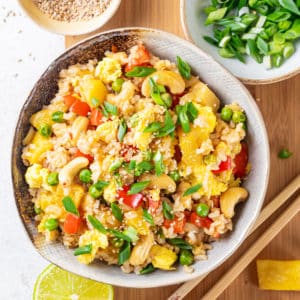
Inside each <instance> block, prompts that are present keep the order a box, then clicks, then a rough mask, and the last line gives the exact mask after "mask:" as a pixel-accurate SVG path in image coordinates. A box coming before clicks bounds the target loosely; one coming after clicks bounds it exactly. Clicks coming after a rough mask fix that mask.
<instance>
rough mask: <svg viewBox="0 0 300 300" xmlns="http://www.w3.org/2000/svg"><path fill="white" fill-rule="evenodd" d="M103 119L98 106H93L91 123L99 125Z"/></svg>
mask: <svg viewBox="0 0 300 300" xmlns="http://www.w3.org/2000/svg"><path fill="white" fill-rule="evenodd" d="M102 119H103V114H102V112H101V111H100V110H99V109H97V108H93V109H92V113H91V117H90V124H91V125H93V126H98V125H100V124H102V123H103V120H102Z"/></svg>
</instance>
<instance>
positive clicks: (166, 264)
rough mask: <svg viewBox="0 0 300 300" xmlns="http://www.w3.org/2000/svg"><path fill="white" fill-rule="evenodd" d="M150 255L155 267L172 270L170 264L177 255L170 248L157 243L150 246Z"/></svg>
mask: <svg viewBox="0 0 300 300" xmlns="http://www.w3.org/2000/svg"><path fill="white" fill-rule="evenodd" d="M150 257H151V261H152V264H153V266H154V267H155V268H158V269H162V270H174V269H175V268H172V265H173V264H174V263H175V261H176V260H177V255H176V253H174V252H173V251H172V250H170V249H168V248H166V247H162V246H159V245H154V246H152V248H151V250H150Z"/></svg>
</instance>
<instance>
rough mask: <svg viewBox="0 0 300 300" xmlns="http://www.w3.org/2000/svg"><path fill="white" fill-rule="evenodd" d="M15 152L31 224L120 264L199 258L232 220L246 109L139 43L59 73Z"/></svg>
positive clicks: (243, 162) (170, 264) (241, 171)
mask: <svg viewBox="0 0 300 300" xmlns="http://www.w3.org/2000/svg"><path fill="white" fill-rule="evenodd" d="M30 123H31V128H30V130H29V132H28V134H27V136H26V138H25V139H24V149H23V154H22V159H23V162H24V164H25V165H26V166H27V171H26V173H25V179H26V182H27V183H28V186H29V192H30V194H31V195H32V201H33V203H34V210H35V213H36V217H35V219H36V222H37V227H38V231H39V232H40V233H41V234H43V235H44V236H45V238H46V239H47V240H48V241H49V242H51V241H54V240H59V241H61V242H62V243H63V244H64V245H65V246H66V247H70V248H75V250H74V255H75V256H76V257H77V259H78V261H79V262H80V263H84V264H89V263H91V262H93V261H94V260H96V259H99V260H102V261H105V262H107V263H108V264H118V265H119V266H121V269H122V270H123V271H124V272H126V273H129V272H135V273H137V274H147V273H150V272H153V271H154V270H155V269H162V270H174V269H175V268H176V262H178V263H179V264H181V265H184V266H185V268H184V269H185V270H186V271H187V272H192V271H193V269H192V267H191V265H192V264H193V262H195V261H197V260H203V259H207V250H209V249H210V248H211V246H210V242H212V241H214V240H217V239H220V238H222V236H223V235H224V234H225V233H226V232H228V231H230V230H232V227H233V224H232V218H233V216H234V209H235V205H236V204H237V203H238V202H240V201H243V200H246V199H247V197H248V192H247V190H246V189H245V188H243V187H240V185H241V183H242V181H243V180H244V179H245V177H246V176H247V173H248V171H249V164H248V147H247V143H246V141H245V137H246V115H245V113H244V112H243V109H242V108H241V107H240V106H239V105H238V104H236V103H232V104H230V105H226V106H224V107H222V108H220V101H219V99H218V98H217V96H216V95H215V94H214V93H213V92H212V91H211V90H210V89H209V88H208V87H207V85H206V84H204V83H203V82H201V81H200V80H199V78H198V77H197V76H194V75H192V74H191V67H190V66H189V65H188V63H187V62H186V61H184V60H183V59H182V58H180V57H177V63H176V64H175V63H173V62H170V61H169V60H161V59H160V58H158V57H155V56H154V55H153V54H151V53H150V52H149V51H148V50H147V49H146V48H145V46H144V45H143V44H142V43H138V44H137V45H135V46H134V47H132V48H131V49H129V51H128V53H125V52H118V51H117V49H115V47H113V48H112V51H107V52H106V54H105V57H104V58H103V59H102V60H100V61H97V60H90V61H89V62H88V63H87V64H76V65H73V66H70V67H69V68H68V69H65V70H62V71H61V72H60V77H59V80H58V93H57V94H56V96H55V97H54V99H52V101H51V102H50V104H49V105H47V106H45V107H43V109H42V110H40V111H38V112H37V113H35V114H34V115H32V116H31V118H30Z"/></svg>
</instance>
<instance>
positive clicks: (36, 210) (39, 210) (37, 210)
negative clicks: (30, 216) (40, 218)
mask: <svg viewBox="0 0 300 300" xmlns="http://www.w3.org/2000/svg"><path fill="white" fill-rule="evenodd" d="M33 209H34V212H35V213H36V214H37V215H39V214H40V213H41V212H42V209H41V208H40V207H38V206H36V205H35V206H34V208H33Z"/></svg>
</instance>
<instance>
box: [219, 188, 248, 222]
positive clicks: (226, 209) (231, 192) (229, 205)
mask: <svg viewBox="0 0 300 300" xmlns="http://www.w3.org/2000/svg"><path fill="white" fill-rule="evenodd" d="M247 197H248V191H247V190H246V189H244V188H242V187H232V188H229V189H228V190H227V191H226V192H224V193H223V194H222V195H221V197H220V208H221V212H222V213H223V214H224V216H225V217H226V218H232V217H233V216H234V208H235V206H236V204H237V203H239V202H242V201H245V200H246V199H247Z"/></svg>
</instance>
